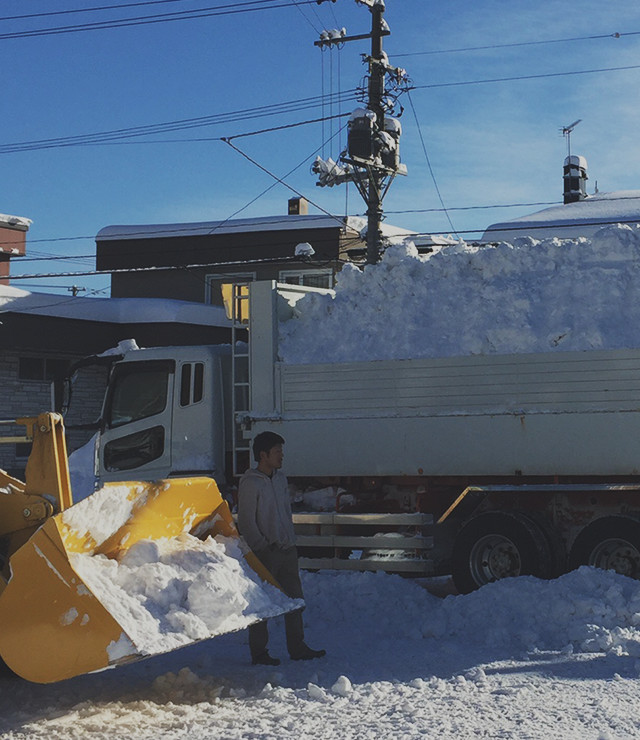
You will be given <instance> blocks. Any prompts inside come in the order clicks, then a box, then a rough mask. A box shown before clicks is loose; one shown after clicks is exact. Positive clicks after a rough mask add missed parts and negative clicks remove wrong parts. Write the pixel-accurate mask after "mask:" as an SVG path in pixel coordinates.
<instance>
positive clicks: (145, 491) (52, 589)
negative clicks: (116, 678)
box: [0, 413, 300, 683]
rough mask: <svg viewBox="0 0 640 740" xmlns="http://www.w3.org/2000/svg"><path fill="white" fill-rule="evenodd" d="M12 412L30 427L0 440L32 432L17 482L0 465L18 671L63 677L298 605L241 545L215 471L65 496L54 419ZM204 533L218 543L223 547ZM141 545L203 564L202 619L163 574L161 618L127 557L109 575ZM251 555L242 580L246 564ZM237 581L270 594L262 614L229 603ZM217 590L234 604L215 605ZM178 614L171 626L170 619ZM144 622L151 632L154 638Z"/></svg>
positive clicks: (6, 653) (11, 662)
mask: <svg viewBox="0 0 640 740" xmlns="http://www.w3.org/2000/svg"><path fill="white" fill-rule="evenodd" d="M15 423H17V424H21V425H23V426H25V427H26V434H25V435H24V436H21V437H3V438H0V439H1V440H2V441H32V442H33V448H32V452H31V455H30V457H29V460H28V464H27V469H26V475H25V479H26V480H25V482H24V483H23V482H21V481H19V480H17V479H15V478H13V477H11V476H9V475H7V474H6V473H5V472H4V471H2V470H0V568H1V577H0V657H1V658H2V660H4V662H5V663H6V664H7V665H8V666H9V668H11V670H13V671H14V672H15V673H17V674H18V675H19V676H22V677H23V678H25V679H27V680H29V681H35V682H39V683H49V682H53V681H59V680H62V679H65V678H70V677H72V676H76V675H79V674H82V673H88V672H92V671H97V670H101V669H104V668H107V667H109V666H111V665H117V664H120V663H127V662H131V661H134V660H139V659H141V658H146V657H149V656H151V655H154V654H158V653H161V652H166V651H168V650H171V649H174V648H176V647H181V646H183V645H185V644H189V642H195V641H197V640H201V639H208V638H209V637H211V636H214V635H217V634H221V633H223V632H225V631H227V632H228V631H233V630H236V629H242V628H243V627H245V626H247V625H248V624H250V623H251V622H253V621H257V620H258V619H260V618H264V617H265V616H275V615H276V614H281V613H284V612H285V611H289V610H290V609H293V608H296V606H297V607H299V606H300V604H298V603H296V602H292V601H290V600H287V599H286V597H284V595H283V594H282V593H281V592H280V591H278V589H277V588H275V586H277V584H276V583H275V581H273V579H272V577H271V575H270V574H269V573H268V571H266V570H265V569H264V567H263V566H262V565H261V564H260V561H258V560H257V558H256V557H255V555H253V553H252V552H251V551H250V550H248V549H247V548H246V546H245V545H244V543H243V542H242V540H241V539H240V537H239V535H238V532H237V530H236V528H235V526H234V523H233V519H232V517H231V514H230V511H229V507H228V506H227V504H226V502H225V501H224V500H223V499H222V497H221V495H220V492H219V491H218V487H217V485H216V483H215V482H214V481H213V480H211V479H209V478H186V479H179V478H178V479H171V480H164V481H156V482H154V483H149V482H140V481H132V482H128V483H117V484H109V485H108V486H105V488H103V489H101V490H100V491H98V492H96V493H95V494H93V495H92V496H90V497H89V498H87V499H85V500H84V501H81V502H79V503H78V504H76V505H75V506H72V503H73V502H72V494H71V488H70V483H69V469H68V461H67V452H66V444H65V438H64V427H63V423H62V418H61V417H60V416H59V415H57V414H53V413H45V414H41V415H40V416H38V417H34V418H24V419H17V420H15ZM212 537H214V538H215V537H217V539H218V540H220V541H222V542H223V543H225V542H226V543H227V550H226V551H224V552H223V549H224V548H223V546H219V545H218V543H217V542H216V541H213V540H211V539H209V538H212ZM207 542H208V543H209V545H206V543H207ZM228 543H231V546H230V547H229V545H228ZM149 545H151V546H152V548H155V549H152V551H153V552H154V553H155V552H157V553H161V552H164V551H171V552H175V551H176V548H177V550H178V555H179V556H180V558H181V559H182V560H181V562H182V563H183V564H188V563H189V562H196V563H197V564H198V567H200V566H201V567H200V572H199V573H198V575H197V579H199V580H198V584H197V585H198V586H199V592H198V593H199V594H200V604H201V605H202V604H203V603H204V608H203V607H202V606H200V615H199V616H200V617H203V618H204V620H205V624H204V626H203V623H202V620H201V619H199V617H198V615H197V614H194V613H193V610H194V608H195V607H194V606H193V605H191V602H190V601H189V599H188V598H187V596H186V595H185V594H186V593H187V592H186V591H185V593H184V594H183V595H182V596H181V597H178V596H175V594H174V593H173V592H172V591H171V589H170V586H171V585H172V584H170V583H167V584H166V586H165V587H164V589H160V590H159V591H158V593H160V595H161V596H165V597H166V598H165V601H171V599H172V598H174V600H176V601H179V602H180V603H175V604H173V603H170V604H165V609H167V610H170V613H169V621H167V620H166V619H165V616H163V615H162V614H160V615H159V614H155V613H153V611H152V613H149V609H147V611H145V610H144V603H143V602H144V598H143V597H144V588H145V587H146V588H147V589H148V588H149V587H150V586H149V584H144V583H133V584H131V583H130V581H131V578H132V575H131V574H133V578H134V580H135V574H136V572H137V571H136V570H135V568H131V567H129V568H128V569H127V570H126V573H127V574H128V577H129V585H127V583H126V581H125V585H124V586H123V585H122V584H120V586H116V584H115V579H116V577H117V576H118V572H119V569H120V570H121V571H124V570H125V566H124V564H125V563H128V562H129V561H131V560H132V554H134V553H135V552H136V550H135V548H136V547H137V548H138V550H140V548H145V547H146V551H147V553H148V552H149ZM216 547H217V548H218V549H217V550H215V548H216ZM212 548H214V549H213V550H212ZM227 551H228V552H231V553H232V555H233V554H234V553H235V557H236V560H235V561H234V560H233V558H231V560H230V562H231V567H230V568H229V567H228V565H227V570H228V573H229V574H230V575H228V576H225V577H226V578H227V580H230V581H231V583H230V584H228V585H227V586H226V589H227V590H226V591H225V590H224V589H222V590H221V588H220V586H219V584H218V585H217V584H216V583H215V579H214V580H213V581H212V580H211V579H209V580H207V574H208V573H212V571H211V568H213V569H214V571H215V568H216V567H220V568H222V567H223V566H225V564H226V563H227V562H228V561H229V558H228V557H227V556H226V555H225V552H227ZM212 552H213V556H211V553H212ZM211 557H213V564H212V562H210V560H211ZM207 558H209V559H208V560H207ZM133 560H134V561H135V557H134V558H133ZM147 560H148V558H147ZM160 560H161V555H160V554H158V563H154V562H151V563H148V562H147V565H146V567H147V570H140V573H141V574H143V573H149V572H151V571H150V570H149V568H155V571H153V572H154V574H155V575H154V577H158V576H157V569H158V568H160V567H161V563H160ZM134 564H135V563H134ZM247 564H248V565H249V566H250V570H249V580H247V578H246V574H245V573H244V571H243V569H245V570H246V565H247ZM98 566H99V567H98ZM156 566H157V567H156ZM81 574H82V575H81ZM105 574H106V575H105ZM255 574H257V576H259V577H256V575H255ZM109 579H113V581H114V582H111V581H110V580H109ZM234 579H235V580H234ZM243 579H244V580H243ZM141 580H144V577H143V576H141ZM240 581H242V582H243V583H245V582H246V584H248V585H246V586H245V588H247V589H248V590H249V592H251V593H254V591H255V589H256V588H257V589H262V591H261V594H260V596H261V602H260V603H265V602H264V599H265V598H266V599H267V601H269V600H270V603H271V607H270V608H269V609H267V611H268V612H269V613H268V614H267V613H265V611H264V609H263V610H262V611H261V614H260V615H256V614H255V613H251V609H250V607H249V606H247V601H246V600H245V601H242V600H241V599H240V602H238V603H236V602H237V601H238V598H239V597H238V596H237V594H236V593H235V590H234V589H235V583H236V582H237V583H240ZM118 589H120V590H118ZM123 589H124V590H123ZM189 593H190V592H189ZM202 594H204V598H205V601H204V602H203V601H202V598H203V596H202ZM156 595H157V594H156ZM216 599H219V600H225V599H227V600H228V601H230V602H232V605H231V606H230V605H229V604H227V605H226V608H223V609H222V611H218V608H217V605H216V603H215V600H216ZM234 600H235V601H234ZM192 601H193V603H194V604H195V603H196V602H195V599H192ZM220 606H221V607H224V606H225V605H224V604H221V605H220ZM127 609H128V610H127ZM203 611H206V612H207V614H204V615H203V614H202V612H203ZM234 611H235V612H236V613H233V612H234ZM209 613H213V615H214V616H211V615H210V614H209ZM218 613H219V614H220V615H221V616H219V618H216V617H215V614H218ZM142 617H144V618H146V619H147V620H148V621H147V622H146V623H145V622H144V620H143V619H142ZM216 619H217V620H218V622H219V623H217V622H216ZM194 620H195V621H196V622H198V625H199V626H198V628H197V629H196V628H195V627H193V623H194ZM178 623H179V629H178V628H176V631H175V633H174V632H173V631H172V630H173V627H172V626H171V625H176V624H178ZM184 625H187V627H188V629H187V627H184ZM150 631H154V632H155V633H157V635H156V638H155V639H154V640H152V639H151V638H150V637H149V632H150Z"/></svg>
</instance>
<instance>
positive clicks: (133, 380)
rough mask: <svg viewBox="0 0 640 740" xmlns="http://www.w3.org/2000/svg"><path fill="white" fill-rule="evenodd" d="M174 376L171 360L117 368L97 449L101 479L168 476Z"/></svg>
mask: <svg viewBox="0 0 640 740" xmlns="http://www.w3.org/2000/svg"><path fill="white" fill-rule="evenodd" d="M174 376H175V362H174V361H173V360H144V361H137V362H125V363H122V364H119V365H116V366H115V368H114V372H113V375H112V378H111V381H110V383H109V390H108V391H107V397H106V400H105V407H104V413H103V430H102V432H101V438H100V445H99V449H100V451H99V461H98V466H99V477H100V479H101V481H117V480H132V479H133V480H135V479H136V478H137V477H139V478H140V479H141V480H153V479H154V478H164V477H166V476H167V475H168V474H169V471H170V470H171V440H170V436H171V421H172V408H173V393H174Z"/></svg>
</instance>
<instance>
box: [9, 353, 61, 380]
mask: <svg viewBox="0 0 640 740" xmlns="http://www.w3.org/2000/svg"><path fill="white" fill-rule="evenodd" d="M68 368H69V361H68V360H60V359H56V358H53V357H20V358H18V378H19V379H20V380H48V381H50V380H54V378H60V377H63V376H64V375H65V374H66V372H67V370H68Z"/></svg>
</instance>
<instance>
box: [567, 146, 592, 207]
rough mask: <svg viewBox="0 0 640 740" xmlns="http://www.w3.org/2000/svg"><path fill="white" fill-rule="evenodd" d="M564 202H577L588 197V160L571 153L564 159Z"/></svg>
mask: <svg viewBox="0 0 640 740" xmlns="http://www.w3.org/2000/svg"><path fill="white" fill-rule="evenodd" d="M562 179H563V181H564V202H565V203H576V202H577V201H579V200H584V199H585V198H586V197H587V180H588V175H587V160H586V159H585V158H584V157H578V156H576V155H575V154H571V155H570V156H568V157H566V158H565V160H564V174H563V178H562Z"/></svg>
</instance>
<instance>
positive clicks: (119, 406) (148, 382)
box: [106, 361, 175, 428]
mask: <svg viewBox="0 0 640 740" xmlns="http://www.w3.org/2000/svg"><path fill="white" fill-rule="evenodd" d="M174 370H175V363H174V362H173V361H158V362H153V361H151V362H132V363H130V364H125V365H120V366H117V367H116V368H115V372H114V375H113V378H112V380H111V388H110V391H109V396H110V400H109V403H108V406H107V414H106V417H107V421H108V424H109V426H110V427H111V428H113V427H118V426H122V425H123V424H129V423H131V422H132V421H138V420H139V419H146V418H147V417H149V416H155V414H160V413H161V412H162V411H164V409H165V408H166V405H167V395H168V388H169V378H170V377H172V375H173V372H174Z"/></svg>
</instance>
